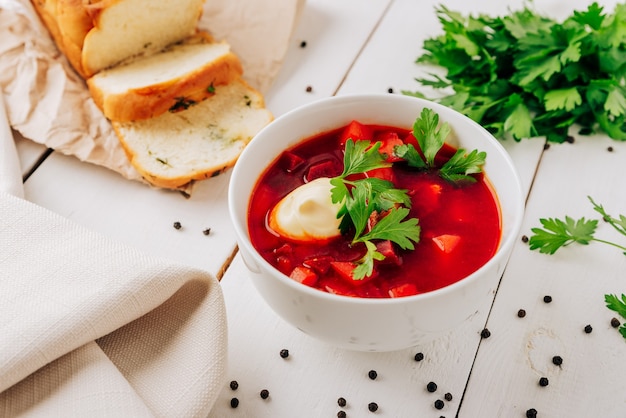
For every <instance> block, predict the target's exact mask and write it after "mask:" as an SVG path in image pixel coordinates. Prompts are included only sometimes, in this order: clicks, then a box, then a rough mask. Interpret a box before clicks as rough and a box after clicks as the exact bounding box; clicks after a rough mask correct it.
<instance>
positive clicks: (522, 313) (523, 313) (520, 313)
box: [517, 309, 526, 318]
mask: <svg viewBox="0 0 626 418" xmlns="http://www.w3.org/2000/svg"><path fill="white" fill-rule="evenodd" d="M517 316H518V317H519V318H523V317H525V316H526V311H525V310H524V309H520V310H519V311H517Z"/></svg>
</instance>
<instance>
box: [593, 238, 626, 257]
mask: <svg viewBox="0 0 626 418" xmlns="http://www.w3.org/2000/svg"><path fill="white" fill-rule="evenodd" d="M591 241H595V242H601V243H603V244H608V245H612V246H613V247H617V248H619V249H620V250H622V251H624V255H626V247H624V246H621V245H618V244H616V243H614V242H611V241H606V240H603V239H599V238H592V239H591Z"/></svg>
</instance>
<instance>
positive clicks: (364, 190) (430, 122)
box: [330, 108, 486, 280]
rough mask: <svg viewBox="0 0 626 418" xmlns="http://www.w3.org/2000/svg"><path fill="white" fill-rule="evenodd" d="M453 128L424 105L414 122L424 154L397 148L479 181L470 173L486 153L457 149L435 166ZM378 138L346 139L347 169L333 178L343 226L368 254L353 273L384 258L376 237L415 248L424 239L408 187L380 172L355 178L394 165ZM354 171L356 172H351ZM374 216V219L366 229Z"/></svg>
mask: <svg viewBox="0 0 626 418" xmlns="http://www.w3.org/2000/svg"><path fill="white" fill-rule="evenodd" d="M449 134H450V126H449V125H448V123H446V122H444V123H442V124H440V123H439V115H438V114H437V113H435V112H434V111H433V110H432V109H428V108H424V109H423V110H422V112H421V114H420V116H419V117H418V118H417V119H416V120H415V123H414V125H413V135H414V136H415V138H416V139H417V141H418V144H419V146H420V149H421V150H423V151H422V152H423V154H424V156H423V157H422V155H421V154H420V153H419V152H418V151H417V149H415V147H414V146H413V145H411V144H404V145H400V146H396V147H395V149H394V151H393V152H394V154H396V155H397V156H399V157H401V158H402V159H404V160H405V161H406V162H407V164H408V165H409V166H412V167H414V168H417V169H424V170H428V169H433V170H438V171H439V174H440V176H441V177H442V178H444V179H446V180H448V181H452V182H458V181H475V179H474V177H472V176H471V174H475V173H479V172H481V169H482V165H483V164H484V162H485V157H486V153H485V152H478V151H476V150H474V151H471V152H470V153H469V154H468V153H467V152H466V151H465V150H464V149H459V150H457V151H456V153H455V154H454V155H453V156H452V158H450V160H448V161H447V162H446V163H445V164H444V165H443V166H442V167H436V165H435V156H436V155H437V153H438V152H439V150H440V149H441V148H442V147H443V145H444V144H445V140H446V138H447V136H448V135H449ZM380 147H381V143H380V142H376V143H374V144H372V143H371V142H370V141H356V142H354V141H353V140H352V139H348V141H346V147H345V153H344V168H343V172H342V173H341V174H340V175H339V176H337V177H334V178H332V179H331V180H330V182H331V184H332V186H333V187H332V189H331V198H332V201H333V203H342V202H343V204H342V206H341V209H340V210H339V213H338V214H337V218H341V223H340V226H339V228H340V230H341V231H342V232H343V233H345V232H347V231H349V230H350V228H354V238H353V240H352V244H356V243H363V244H364V245H365V248H366V253H365V255H364V256H363V257H362V258H361V259H360V260H358V262H357V267H356V268H355V270H354V272H353V277H354V278H355V279H357V280H358V279H363V278H364V277H367V276H371V275H372V272H373V269H374V261H376V260H379V261H380V260H383V259H384V255H383V254H381V253H380V252H379V251H378V250H377V247H376V244H375V243H374V242H373V241H375V240H389V241H391V242H393V243H395V244H396V245H398V246H399V247H400V248H401V249H403V250H407V249H408V250H413V249H414V248H415V246H414V243H415V244H417V243H418V242H419V240H420V226H419V225H418V223H419V221H418V219H417V218H408V219H407V217H408V215H409V209H410V207H411V199H410V197H409V195H408V194H407V190H403V189H397V188H395V186H394V184H393V183H392V182H390V181H387V180H383V179H379V178H376V177H365V178H359V179H357V180H353V179H352V178H353V176H354V175H357V174H362V173H365V172H367V171H370V170H375V169H379V168H386V167H391V166H392V163H390V162H388V161H387V160H386V159H385V157H384V156H383V155H382V154H381V153H380V152H379V149H380ZM351 176H352V177H351ZM372 217H375V218H376V222H374V223H373V226H372V227H371V228H370V229H369V230H368V224H369V222H370V221H371V219H372Z"/></svg>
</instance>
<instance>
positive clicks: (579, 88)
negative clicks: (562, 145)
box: [403, 3, 626, 142]
mask: <svg viewBox="0 0 626 418" xmlns="http://www.w3.org/2000/svg"><path fill="white" fill-rule="evenodd" d="M436 14H437V17H438V19H439V21H440V22H441V25H442V27H443V30H444V33H443V34H442V35H441V36H438V37H435V38H431V39H427V40H426V41H425V42H424V45H423V47H424V50H425V51H426V52H425V53H424V54H423V55H422V56H420V57H418V59H417V63H420V64H433V65H435V66H439V67H443V68H444V69H446V70H447V73H446V75H445V76H443V77H442V76H439V75H436V74H431V77H432V78H430V79H425V78H419V79H417V81H418V82H419V83H421V84H422V85H424V86H430V87H432V88H434V89H447V90H446V93H445V94H447V95H446V96H444V97H442V98H438V99H433V100H436V101H438V102H440V103H442V104H444V105H447V106H450V107H452V108H454V109H456V110H457V111H459V112H461V113H463V114H465V115H467V116H468V117H470V118H471V119H473V120H474V121H476V122H478V123H479V124H481V125H483V126H484V127H485V128H486V129H488V130H489V131H491V132H492V133H493V134H494V135H495V136H497V137H500V138H504V137H506V136H508V135H510V136H512V137H513V138H515V139H516V140H521V139H522V138H530V137H536V136H542V137H543V136H545V137H546V138H547V140H548V141H551V142H563V141H565V140H566V139H567V137H568V131H569V128H570V127H571V126H572V125H574V124H577V125H578V126H579V127H580V134H591V133H593V132H596V131H598V130H602V131H604V132H606V133H607V134H608V135H609V136H610V137H611V138H614V139H617V140H626V86H625V75H626V4H624V3H622V4H618V5H617V6H616V8H615V11H614V13H613V14H605V13H604V12H603V8H602V7H601V6H599V5H598V4H597V3H593V4H591V5H590V6H589V7H588V8H587V10H585V11H574V12H573V14H572V15H571V16H570V17H568V18H567V19H565V20H564V21H563V22H562V23H559V22H557V21H555V20H553V19H551V18H548V17H545V16H541V15H540V14H539V13H537V12H536V11H533V10H532V9H530V8H529V7H528V6H526V7H525V8H524V9H523V10H520V11H516V12H511V13H510V14H509V15H507V16H503V17H490V16H487V15H483V14H481V15H479V16H468V17H464V16H462V15H461V14H459V13H457V12H454V11H451V10H448V9H447V8H446V7H445V6H439V7H438V8H437V9H436ZM450 90H452V93H450ZM403 93H404V94H407V95H414V96H419V97H424V95H423V94H422V93H420V92H408V91H404V92H403Z"/></svg>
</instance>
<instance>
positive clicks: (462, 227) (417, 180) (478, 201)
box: [248, 121, 501, 298]
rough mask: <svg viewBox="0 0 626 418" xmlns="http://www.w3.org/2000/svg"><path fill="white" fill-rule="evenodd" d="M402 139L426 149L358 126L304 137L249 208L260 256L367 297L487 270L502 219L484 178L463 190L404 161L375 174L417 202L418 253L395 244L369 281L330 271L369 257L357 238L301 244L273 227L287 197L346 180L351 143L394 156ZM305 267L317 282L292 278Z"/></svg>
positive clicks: (448, 150)
mask: <svg viewBox="0 0 626 418" xmlns="http://www.w3.org/2000/svg"><path fill="white" fill-rule="evenodd" d="M355 127H356V128H355ZM359 130H364V131H366V132H367V134H364V133H362V132H359ZM359 136H373V138H358V137H359ZM396 136H397V138H400V139H401V141H402V142H404V143H410V144H412V145H414V146H415V148H416V149H418V150H419V145H418V144H417V141H416V139H415V137H413V135H412V133H411V131H410V130H408V129H402V128H397V127H391V126H378V125H360V124H359V123H358V122H356V121H355V122H352V123H351V124H350V125H347V126H346V127H342V128H340V129H336V130H332V131H329V132H325V133H322V134H319V135H316V136H313V137H310V138H308V139H305V140H303V141H301V142H300V143H298V144H297V145H295V146H293V147H291V148H290V149H288V150H286V151H285V152H283V153H282V154H281V156H279V157H278V158H277V159H276V160H275V161H274V162H273V163H272V164H271V165H270V166H269V167H268V168H267V169H266V171H265V172H264V174H263V175H262V176H261V178H260V179H259V181H258V183H257V184H256V186H255V189H254V190H253V194H252V197H251V200H250V206H249V209H248V228H249V233H250V240H251V242H252V245H253V246H254V247H255V248H256V249H257V250H258V251H259V253H260V254H261V256H262V257H263V258H265V260H267V261H268V262H269V263H270V264H271V265H273V266H274V267H275V268H277V269H278V270H279V271H281V272H282V273H284V274H285V275H287V276H292V278H294V280H297V281H300V282H302V283H304V284H303V285H309V286H311V287H314V288H316V289H319V290H321V291H325V292H329V293H334V294H339V295H345V296H353V297H364V298H389V297H401V296H410V295H414V294H419V293H424V292H429V291H432V290H435V289H439V288H442V287H445V286H447V285H450V284H452V283H455V282H457V281H459V280H460V279H462V278H464V277H466V276H468V275H469V274H471V273H472V272H474V271H476V270H477V269H479V268H480V267H481V266H482V265H484V264H485V263H486V262H487V261H488V260H489V259H490V258H491V257H492V256H493V255H494V254H495V252H496V250H497V248H498V245H499V243H500V238H501V220H500V210H499V204H498V201H497V198H496V196H495V193H494V191H493V189H492V188H491V186H490V185H489V183H488V181H487V179H486V178H485V176H484V175H483V174H474V175H472V176H473V177H474V178H475V179H476V180H477V181H476V182H473V183H470V182H465V183H463V184H461V185H458V184H454V183H451V182H449V181H446V180H444V179H442V178H441V177H440V176H439V175H438V173H437V172H436V171H432V170H431V171H425V170H417V169H414V168H410V167H408V166H407V165H406V164H402V162H400V163H394V164H393V166H392V167H391V168H389V169H379V170H378V172H376V173H371V175H372V176H377V177H382V178H385V179H387V180H392V181H393V183H394V185H395V187H396V188H398V189H407V190H408V191H409V192H408V193H409V195H410V197H411V202H412V206H411V208H410V213H409V217H414V218H418V219H419V226H420V227H421V233H420V240H419V242H418V243H417V244H415V249H414V250H401V249H399V248H398V247H397V246H396V245H395V244H393V246H394V248H393V249H392V252H391V253H389V254H391V255H388V256H387V257H386V258H385V260H383V261H380V262H376V264H375V274H373V275H372V276H370V277H365V278H364V279H360V280H354V279H353V278H351V277H350V276H349V274H348V275H346V274H342V272H341V271H340V269H336V268H333V267H331V263H333V262H355V261H357V260H359V259H360V258H361V257H362V256H363V254H364V253H365V249H364V246H363V245H362V244H356V245H351V242H352V238H353V236H354V234H353V233H352V234H351V233H350V232H348V233H346V234H343V235H341V236H339V237H336V238H332V239H328V240H320V241H314V242H294V241H291V240H289V239H285V238H284V237H281V236H279V235H278V234H276V233H275V232H274V231H272V230H271V228H269V226H268V222H267V219H268V215H269V213H270V212H271V210H272V209H273V208H274V206H275V205H276V204H277V203H278V202H279V201H280V200H281V199H282V198H283V197H284V196H286V195H287V194H288V193H290V192H291V191H292V190H294V189H295V188H297V187H298V186H300V185H302V184H304V183H306V182H309V181H311V180H314V179H315V178H318V177H335V176H338V175H340V174H341V172H342V170H343V149H344V143H345V140H346V138H347V137H350V138H352V139H354V140H358V139H369V140H373V141H379V140H380V141H382V146H381V148H380V152H381V153H382V152H385V150H387V151H388V150H389V148H388V147H387V148H386V142H385V138H389V137H396ZM355 137H356V138H355ZM455 151H456V150H455V149H454V148H453V147H451V146H449V145H447V144H446V145H444V147H443V148H442V149H441V150H440V151H439V153H438V154H437V158H436V161H438V163H439V164H443V163H444V162H445V161H447V160H448V159H449V158H450V157H451V156H452V155H453V154H454V152H455ZM407 219H408V218H407ZM333 264H335V265H338V264H340V263H333ZM302 267H305V269H304V270H306V271H309V272H312V273H313V274H312V276H310V277H301V275H297V274H293V273H294V270H295V271H298V270H301V269H302Z"/></svg>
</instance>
